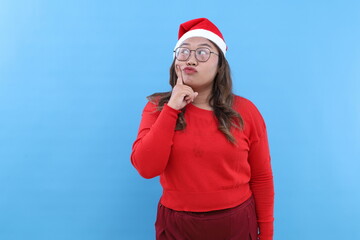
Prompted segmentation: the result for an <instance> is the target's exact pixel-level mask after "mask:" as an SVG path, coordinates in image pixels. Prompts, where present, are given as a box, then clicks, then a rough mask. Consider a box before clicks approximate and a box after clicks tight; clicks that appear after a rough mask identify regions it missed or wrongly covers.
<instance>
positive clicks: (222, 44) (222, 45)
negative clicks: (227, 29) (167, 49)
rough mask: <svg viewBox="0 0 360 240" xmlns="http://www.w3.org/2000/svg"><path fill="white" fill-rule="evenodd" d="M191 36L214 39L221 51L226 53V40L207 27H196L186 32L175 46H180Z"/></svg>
mask: <svg viewBox="0 0 360 240" xmlns="http://www.w3.org/2000/svg"><path fill="white" fill-rule="evenodd" d="M191 37H204V38H207V39H209V40H211V41H213V42H214V43H215V44H216V45H217V46H218V47H219V48H220V49H221V51H222V52H223V53H224V56H225V53H226V43H225V42H224V40H223V39H222V38H221V37H219V36H218V35H217V34H215V33H213V32H211V31H208V30H205V29H194V30H190V31H188V32H186V33H185V34H184V35H182V37H181V38H180V39H179V40H178V41H177V43H176V45H175V48H174V50H175V49H176V48H178V47H179V46H180V45H181V44H182V43H183V42H184V41H185V40H186V39H188V38H191Z"/></svg>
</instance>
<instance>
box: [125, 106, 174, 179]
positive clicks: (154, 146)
mask: <svg viewBox="0 0 360 240" xmlns="http://www.w3.org/2000/svg"><path fill="white" fill-rule="evenodd" d="M180 112H181V111H179V110H175V109H173V108H171V107H169V106H168V105H167V104H165V105H164V107H163V109H162V110H161V112H159V111H157V109H156V105H155V104H154V103H151V102H148V103H147V105H146V106H145V108H144V110H143V113H142V119H141V123H140V127H139V131H138V135H137V138H136V140H135V142H134V144H133V146H132V153H131V163H132V164H133V166H134V167H135V168H136V169H137V171H138V172H139V174H140V175H141V176H142V177H144V178H153V177H156V176H158V175H160V174H161V173H162V172H163V171H164V170H165V168H166V165H167V162H168V159H169V156H170V152H171V147H172V144H173V140H172V139H173V136H174V133H175V126H176V121H177V118H178V114H179V113H180Z"/></svg>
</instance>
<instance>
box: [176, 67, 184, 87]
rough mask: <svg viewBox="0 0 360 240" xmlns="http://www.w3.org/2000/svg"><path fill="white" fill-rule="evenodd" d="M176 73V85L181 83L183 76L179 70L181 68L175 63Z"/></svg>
mask: <svg viewBox="0 0 360 240" xmlns="http://www.w3.org/2000/svg"><path fill="white" fill-rule="evenodd" d="M176 73H177V77H178V78H177V80H176V85H183V84H184V82H183V77H182V72H181V68H180V66H179V65H176Z"/></svg>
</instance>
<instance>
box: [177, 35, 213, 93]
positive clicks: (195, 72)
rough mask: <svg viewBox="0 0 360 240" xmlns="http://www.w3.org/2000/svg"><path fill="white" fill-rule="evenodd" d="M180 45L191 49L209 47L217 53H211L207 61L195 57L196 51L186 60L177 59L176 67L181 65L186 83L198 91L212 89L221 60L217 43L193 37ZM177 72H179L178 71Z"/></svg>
mask: <svg viewBox="0 0 360 240" xmlns="http://www.w3.org/2000/svg"><path fill="white" fill-rule="evenodd" d="M180 47H184V48H188V49H189V50H196V49H198V48H208V49H210V51H211V52H214V53H215V54H213V53H211V54H210V58H209V59H208V60H207V61H206V62H201V61H198V60H197V59H196V57H195V51H191V54H190V57H189V59H187V60H186V61H179V60H177V59H176V60H175V67H176V66H180V69H181V73H182V78H183V82H184V84H186V85H188V86H190V87H191V88H192V89H193V90H194V91H197V92H200V91H204V90H209V89H211V88H212V84H213V81H214V78H215V76H216V73H217V70H218V61H219V57H218V54H219V52H218V50H217V48H216V47H215V45H214V44H213V43H211V42H210V41H209V40H208V39H206V38H203V37H192V38H188V39H186V40H185V41H184V42H183V43H182V44H181V45H180ZM198 54H201V52H198ZM216 54H217V55H216ZM199 58H200V56H199ZM177 74H179V73H178V72H177Z"/></svg>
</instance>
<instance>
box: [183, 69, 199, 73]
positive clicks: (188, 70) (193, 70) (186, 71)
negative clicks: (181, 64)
mask: <svg viewBox="0 0 360 240" xmlns="http://www.w3.org/2000/svg"><path fill="white" fill-rule="evenodd" d="M183 71H184V72H185V73H186V74H193V73H196V72H197V70H196V69H195V68H193V67H186V68H184V69H183Z"/></svg>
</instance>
